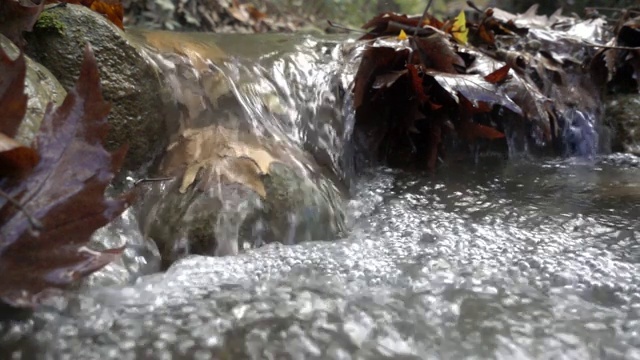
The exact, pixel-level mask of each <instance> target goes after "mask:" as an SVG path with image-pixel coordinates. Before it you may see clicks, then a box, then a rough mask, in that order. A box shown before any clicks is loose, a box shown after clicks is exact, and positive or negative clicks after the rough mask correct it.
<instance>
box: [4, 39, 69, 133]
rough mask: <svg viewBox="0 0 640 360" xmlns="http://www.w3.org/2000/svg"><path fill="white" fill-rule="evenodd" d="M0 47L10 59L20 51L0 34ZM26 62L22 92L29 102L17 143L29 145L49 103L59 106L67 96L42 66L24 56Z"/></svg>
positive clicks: (53, 77)
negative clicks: (25, 74)
mask: <svg viewBox="0 0 640 360" xmlns="http://www.w3.org/2000/svg"><path fill="white" fill-rule="evenodd" d="M0 47H1V48H2V49H3V50H4V51H5V52H6V53H7V54H8V55H9V56H10V57H11V58H16V57H17V56H18V55H19V53H20V51H19V50H18V48H17V47H16V46H15V45H14V44H13V43H12V42H11V41H10V40H9V39H7V38H6V37H4V36H3V35H1V34H0ZM25 59H26V62H27V76H26V78H25V88H24V91H25V93H26V94H27V97H28V99H29V101H28V102H27V113H26V114H25V117H24V120H23V121H22V124H21V125H20V128H19V129H18V135H17V139H18V141H20V142H22V143H24V144H29V143H31V141H32V140H33V139H34V137H35V135H36V133H37V132H38V129H40V123H41V122H42V118H43V117H44V112H45V109H46V108H47V105H48V104H49V103H53V104H55V105H60V104H61V103H62V101H63V100H64V97H65V96H66V95H67V92H66V91H65V89H64V88H63V87H62V85H60V82H58V80H57V79H56V78H55V76H53V74H51V72H50V71H49V70H47V69H46V68H45V67H44V66H42V65H40V64H39V63H37V62H35V61H33V60H32V59H31V58H30V57H29V56H25Z"/></svg>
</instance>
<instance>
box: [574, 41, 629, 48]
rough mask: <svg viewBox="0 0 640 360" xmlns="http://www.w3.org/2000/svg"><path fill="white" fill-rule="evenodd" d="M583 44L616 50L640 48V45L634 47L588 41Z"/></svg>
mask: <svg viewBox="0 0 640 360" xmlns="http://www.w3.org/2000/svg"><path fill="white" fill-rule="evenodd" d="M582 44H583V45H585V46H589V47H599V48H603V49H614V50H640V46H636V47H632V46H611V45H598V44H593V43H589V42H586V41H583V42H582Z"/></svg>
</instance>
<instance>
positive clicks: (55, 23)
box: [34, 11, 65, 34]
mask: <svg viewBox="0 0 640 360" xmlns="http://www.w3.org/2000/svg"><path fill="white" fill-rule="evenodd" d="M34 28H35V29H36V30H40V31H50V32H55V33H58V34H62V33H63V32H64V29H65V25H64V23H63V22H62V21H60V20H59V19H58V16H57V15H56V14H55V13H54V12H51V11H44V12H42V14H41V15H40V18H39V19H38V21H37V22H36V25H35V26H34Z"/></svg>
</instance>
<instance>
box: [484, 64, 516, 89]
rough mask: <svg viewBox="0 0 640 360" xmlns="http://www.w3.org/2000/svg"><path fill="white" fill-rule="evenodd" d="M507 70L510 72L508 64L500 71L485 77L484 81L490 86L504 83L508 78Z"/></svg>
mask: <svg viewBox="0 0 640 360" xmlns="http://www.w3.org/2000/svg"><path fill="white" fill-rule="evenodd" d="M509 70H511V66H510V65H509V64H506V65H504V66H503V67H501V68H500V69H498V70H496V71H494V72H492V73H491V74H489V75H487V76H485V77H484V79H485V80H487V82H489V83H491V84H502V83H503V82H505V80H507V77H508V76H509Z"/></svg>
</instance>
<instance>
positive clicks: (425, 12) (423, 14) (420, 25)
mask: <svg viewBox="0 0 640 360" xmlns="http://www.w3.org/2000/svg"><path fill="white" fill-rule="evenodd" d="M432 2H433V0H429V2H428V3H427V7H426V8H424V12H423V13H422V17H421V18H420V22H419V23H418V26H417V27H416V30H415V31H414V33H413V36H418V29H420V28H422V24H423V23H424V20H425V19H426V18H427V14H428V13H429V8H430V7H431V3H432Z"/></svg>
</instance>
